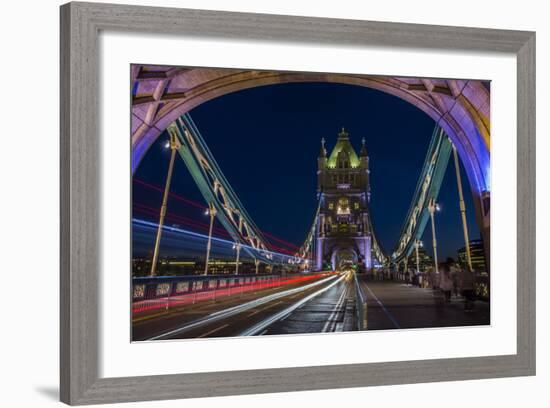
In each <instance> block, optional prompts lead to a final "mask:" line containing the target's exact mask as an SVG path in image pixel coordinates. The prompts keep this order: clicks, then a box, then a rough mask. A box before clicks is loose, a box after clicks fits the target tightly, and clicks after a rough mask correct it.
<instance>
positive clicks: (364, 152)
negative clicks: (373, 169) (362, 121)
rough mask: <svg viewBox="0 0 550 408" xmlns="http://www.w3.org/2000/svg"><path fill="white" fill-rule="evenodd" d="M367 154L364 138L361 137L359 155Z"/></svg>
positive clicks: (364, 155)
mask: <svg viewBox="0 0 550 408" xmlns="http://www.w3.org/2000/svg"><path fill="white" fill-rule="evenodd" d="M366 156H367V147H366V146H365V138H362V139H361V151H360V152H359V157H366Z"/></svg>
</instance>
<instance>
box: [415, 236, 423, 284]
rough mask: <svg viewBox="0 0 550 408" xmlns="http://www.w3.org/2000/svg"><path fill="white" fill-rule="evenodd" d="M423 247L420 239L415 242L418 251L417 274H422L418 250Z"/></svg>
mask: <svg viewBox="0 0 550 408" xmlns="http://www.w3.org/2000/svg"><path fill="white" fill-rule="evenodd" d="M421 247H422V241H420V240H419V239H415V240H414V249H415V251H416V273H417V274H418V275H419V274H420V256H419V254H418V249H419V248H421Z"/></svg>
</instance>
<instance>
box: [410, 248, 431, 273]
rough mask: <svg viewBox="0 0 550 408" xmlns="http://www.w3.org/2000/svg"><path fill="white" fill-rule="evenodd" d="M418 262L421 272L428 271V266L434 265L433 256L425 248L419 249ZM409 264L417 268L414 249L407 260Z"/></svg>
mask: <svg viewBox="0 0 550 408" xmlns="http://www.w3.org/2000/svg"><path fill="white" fill-rule="evenodd" d="M418 264H419V266H420V272H426V271H427V270H428V268H433V267H434V260H433V258H432V257H431V256H430V255H428V253H427V252H426V250H425V249H424V248H419V249H418ZM407 266H408V267H409V268H413V269H414V270H416V251H415V250H414V249H413V251H412V253H411V255H410V256H409V259H408V260H407Z"/></svg>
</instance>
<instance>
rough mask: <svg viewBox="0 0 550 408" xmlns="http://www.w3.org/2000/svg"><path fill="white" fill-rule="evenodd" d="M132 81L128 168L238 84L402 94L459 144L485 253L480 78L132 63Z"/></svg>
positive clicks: (486, 182)
mask: <svg viewBox="0 0 550 408" xmlns="http://www.w3.org/2000/svg"><path fill="white" fill-rule="evenodd" d="M131 80H132V121H131V125H132V172H135V171H136V169H137V167H138V166H139V163H140V162H141V160H142V159H143V157H144V155H145V154H146V152H147V150H148V149H149V147H150V146H151V145H152V144H153V143H154V142H155V140H156V139H157V138H158V137H159V135H160V134H161V133H162V132H163V131H164V130H165V129H166V128H167V127H168V125H169V124H170V123H172V122H173V121H175V120H176V119H177V118H178V117H180V116H181V115H182V114H184V113H186V112H188V111H189V110H191V109H193V108H194V107H196V106H198V105H200V104H202V103H204V102H206V101H209V100H211V99H214V98H217V97H219V96H222V95H225V94H228V93H232V92H236V91H239V90H242V89H247V88H253V87H257V86H263V85H273V84H281V83H292V82H328V83H341V84H349V85H357V86H364V87H368V88H373V89H377V90H379V91H382V92H386V93H388V94H391V95H394V96H396V97H398V98H400V99H403V100H405V101H407V102H409V103H411V104H413V105H414V106H416V107H418V108H419V109H421V110H422V111H423V112H425V113H426V114H427V115H429V116H430V117H431V118H432V119H433V120H434V121H435V122H436V123H437V124H438V125H439V126H441V127H442V128H443V129H444V130H445V133H446V134H447V135H448V136H449V138H450V139H451V140H452V142H453V144H454V145H455V146H456V148H457V151H458V154H459V156H460V158H461V160H462V163H463V164H464V168H465V169H466V173H467V176H468V180H469V183H470V186H471V189H472V193H473V196H474V205H475V207H476V208H475V209H476V217H477V221H478V224H479V225H480V229H481V232H482V237H483V240H484V243H485V247H486V254H487V255H489V202H490V201H489V197H490V171H489V158H490V123H489V118H490V98H489V91H488V89H487V88H486V85H485V84H484V83H483V82H481V81H478V80H461V79H453V80H445V79H425V78H410V77H406V78H405V77H389V76H371V75H352V74H327V73H299V72H274V71H255V70H239V69H218V68H212V69H210V68H196V69H195V68H180V67H169V66H150V65H149V66H142V65H133V66H132V69H131ZM411 137H414V133H413V132H411ZM487 258H489V257H487Z"/></svg>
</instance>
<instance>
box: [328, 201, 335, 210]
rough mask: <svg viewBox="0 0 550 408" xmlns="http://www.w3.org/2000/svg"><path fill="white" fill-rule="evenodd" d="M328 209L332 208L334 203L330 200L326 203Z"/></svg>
mask: <svg viewBox="0 0 550 408" xmlns="http://www.w3.org/2000/svg"><path fill="white" fill-rule="evenodd" d="M328 209H329V210H334V203H333V202H332V201H331V202H329V203H328Z"/></svg>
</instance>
